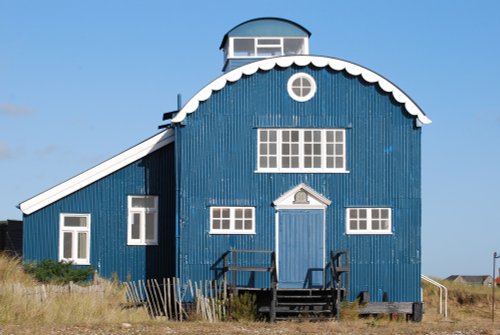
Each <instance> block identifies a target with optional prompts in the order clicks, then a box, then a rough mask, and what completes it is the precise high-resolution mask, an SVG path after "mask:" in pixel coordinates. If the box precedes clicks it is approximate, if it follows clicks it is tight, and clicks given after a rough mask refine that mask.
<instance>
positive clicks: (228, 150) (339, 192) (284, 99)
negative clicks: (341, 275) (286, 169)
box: [179, 66, 421, 301]
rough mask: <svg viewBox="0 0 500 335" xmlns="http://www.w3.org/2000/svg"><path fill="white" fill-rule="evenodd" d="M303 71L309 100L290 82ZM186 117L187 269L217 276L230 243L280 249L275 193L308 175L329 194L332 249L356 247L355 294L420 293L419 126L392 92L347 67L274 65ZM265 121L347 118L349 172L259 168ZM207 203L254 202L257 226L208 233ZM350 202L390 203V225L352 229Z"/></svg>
mask: <svg viewBox="0 0 500 335" xmlns="http://www.w3.org/2000/svg"><path fill="white" fill-rule="evenodd" d="M297 72H307V73H309V74H310V75H312V76H313V77H314V78H315V80H316V83H317V87H318V89H317V93H316V95H315V97H314V98H313V99H311V100H310V101H308V102H305V103H299V102H296V101H294V100H292V99H291V98H290V97H289V96H288V93H287V90H286V86H287V81H288V79H289V78H290V76H291V75H292V74H294V73H297ZM184 123H185V127H182V128H181V131H180V133H181V137H182V140H181V141H180V142H179V143H180V152H181V155H180V162H179V166H180V168H181V176H180V179H179V181H180V188H181V193H180V194H179V197H180V200H179V201H180V208H179V224H180V234H181V240H180V245H179V258H180V267H179V270H180V275H181V276H182V277H183V278H184V279H187V278H191V279H194V280H200V279H210V278H213V276H214V272H213V271H211V270H210V267H211V266H212V265H213V264H214V262H215V261H216V260H217V259H218V258H219V257H220V256H221V255H222V253H223V252H224V251H226V250H228V249H229V248H239V249H266V250H274V249H275V210H274V208H273V207H272V201H273V200H275V199H276V198H278V197H279V196H280V195H282V194H283V193H284V192H286V191H288V190H289V189H291V188H292V187H294V186H296V185H297V184H299V183H302V182H303V183H305V184H307V185H309V186H310V187H312V188H313V189H315V190H316V191H318V192H319V193H321V194H323V195H324V196H325V197H327V198H328V199H330V200H331V201H332V204H331V205H330V206H329V207H328V208H327V210H326V225H327V227H326V245H327V248H326V249H327V252H328V251H329V250H339V249H349V250H350V251H351V264H352V267H351V269H352V271H351V274H350V289H351V290H350V299H354V298H355V297H356V295H357V294H359V292H360V291H363V290H368V291H370V293H371V297H372V300H380V299H381V296H380V294H378V292H387V294H388V296H389V299H390V300H391V301H419V300H420V206H421V205H420V129H419V128H415V127H414V124H415V120H414V118H413V117H410V116H408V114H407V112H406V111H405V110H404V108H403V106H401V105H400V104H398V103H397V102H395V101H394V100H393V99H392V98H391V97H390V95H387V94H386V93H384V92H382V91H381V90H379V89H378V88H377V86H376V85H371V84H366V83H365V82H363V81H362V79H360V78H359V77H352V76H350V75H348V74H346V73H345V72H335V71H333V70H331V69H328V68H323V69H316V68H314V67H306V68H300V67H297V66H293V67H290V68H286V69H280V68H276V69H273V70H270V71H265V72H264V71H260V72H258V73H256V74H254V75H252V76H244V77H243V78H241V79H240V80H239V81H237V82H235V83H230V84H228V85H227V86H226V87H225V88H224V89H222V90H221V91H218V92H215V93H214V94H213V96H212V97H211V98H210V99H208V100H207V101H206V102H203V103H201V104H200V106H199V108H198V110H197V111H196V112H195V113H193V114H191V115H189V116H188V117H187V118H186V120H185V121H184ZM268 127H270V128H271V127H300V128H306V127H311V128H346V129H347V130H346V137H347V165H348V170H350V173H348V174H311V173H304V174H288V173H255V170H256V161H257V160H256V156H257V151H256V150H257V148H256V147H257V128H268ZM210 206H255V207H256V232H257V233H256V235H241V236H237V235H236V236H235V235H232V236H221V235H217V236H215V235H210V234H209V229H210V227H209V207H210ZM353 206H356V207H359V206H366V207H379V206H380V207H391V208H392V209H393V227H394V234H393V235H389V236H387V235H379V236H360V235H346V234H345V211H346V208H348V207H353ZM248 262H250V260H248ZM242 280H243V279H242ZM256 285H261V286H266V285H267V281H266V280H264V279H263V280H262V281H260V282H259V281H258V280H257V282H256ZM379 296H380V299H379Z"/></svg>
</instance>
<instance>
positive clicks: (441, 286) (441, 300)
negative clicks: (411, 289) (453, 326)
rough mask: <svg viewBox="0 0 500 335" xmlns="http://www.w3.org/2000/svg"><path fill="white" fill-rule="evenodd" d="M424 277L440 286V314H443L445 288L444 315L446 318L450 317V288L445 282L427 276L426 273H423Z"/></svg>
mask: <svg viewBox="0 0 500 335" xmlns="http://www.w3.org/2000/svg"><path fill="white" fill-rule="evenodd" d="M422 279H423V280H425V281H426V282H428V283H430V284H432V285H434V286H437V287H438V288H439V314H443V290H444V317H445V319H447V318H448V289H447V288H446V286H444V285H443V284H440V283H438V282H437V281H435V280H433V279H431V278H429V277H427V276H426V275H422Z"/></svg>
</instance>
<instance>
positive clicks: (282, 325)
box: [0, 320, 500, 335]
mask: <svg viewBox="0 0 500 335" xmlns="http://www.w3.org/2000/svg"><path fill="white" fill-rule="evenodd" d="M0 334H1V335H7V334H31V335H37V334H69V335H71V334H350V335H358V334H374V335H379V334H384V335H385V334H395V335H396V334H428V335H479V334H488V335H500V322H498V323H495V324H493V323H492V322H491V321H474V322H471V321H468V322H456V321H455V322H450V321H440V322H435V321H433V322H426V321H424V322H422V323H407V322H405V321H381V320H359V321H344V322H335V321H326V322H278V323H275V324H270V323H265V322H253V323H251V322H246V323H236V322H224V323H222V322H220V323H207V322H183V323H180V322H175V323H174V322H158V321H157V322H151V323H147V324H133V325H132V324H127V323H123V324H116V325H79V326H75V325H68V326H64V325H57V326H55V325H54V326H51V325H44V326H36V325H3V326H2V325H0Z"/></svg>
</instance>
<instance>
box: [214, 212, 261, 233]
mask: <svg viewBox="0 0 500 335" xmlns="http://www.w3.org/2000/svg"><path fill="white" fill-rule="evenodd" d="M210 234H255V207H210Z"/></svg>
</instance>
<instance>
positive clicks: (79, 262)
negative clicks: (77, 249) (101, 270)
mask: <svg viewBox="0 0 500 335" xmlns="http://www.w3.org/2000/svg"><path fill="white" fill-rule="evenodd" d="M59 262H65V263H71V264H73V265H85V266H89V265H90V261H74V260H72V259H60V260H59Z"/></svg>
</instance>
